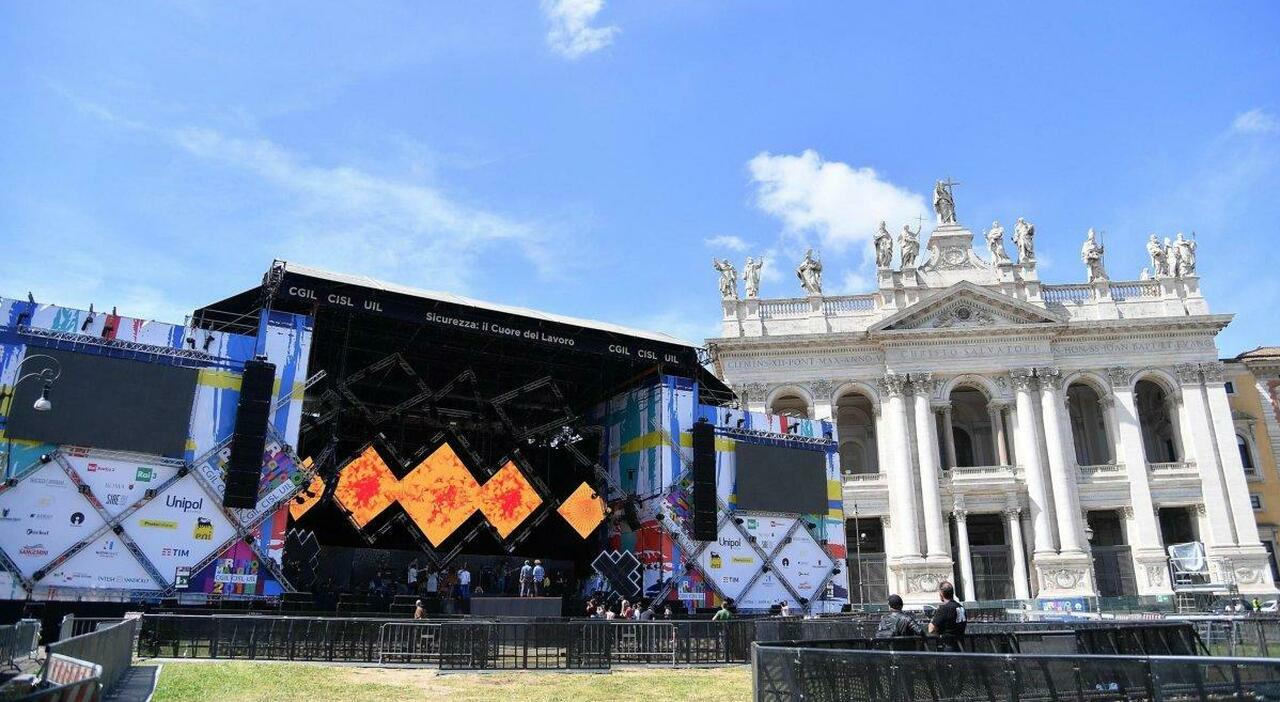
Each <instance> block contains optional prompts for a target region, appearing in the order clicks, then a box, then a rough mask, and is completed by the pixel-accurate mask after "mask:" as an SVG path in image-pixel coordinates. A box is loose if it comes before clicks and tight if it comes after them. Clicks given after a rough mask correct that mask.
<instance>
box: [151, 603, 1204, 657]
mask: <svg viewBox="0 0 1280 702" xmlns="http://www.w3.org/2000/svg"><path fill="white" fill-rule="evenodd" d="M875 624H876V622H875V621H874V620H871V619H867V620H855V619H849V620H832V619H780V618H777V619H754V620H752V619H739V620H730V621H723V622H722V621H707V620H683V621H681V620H677V621H670V620H662V621H645V622H635V621H603V620H598V619H577V620H573V619H570V620H563V619H561V620H551V621H496V620H483V619H469V620H456V619H454V620H450V619H441V620H397V621H387V620H371V619H364V618H350V619H343V618H314V617H287V616H274V617H264V616H255V617H245V616H191V615H170V614H159V615H151V614H148V615H145V616H144V617H143V620H142V629H141V632H140V634H139V637H138V644H137V652H138V655H140V656H144V657H163V658H218V659H246V660H296V661H338V662H353V663H355V662H358V663H399V664H413V665H431V666H439V667H440V668H442V669H446V670H449V669H468V670H472V669H548V670H558V669H600V668H607V667H611V666H613V665H626V664H665V665H698V664H723V663H745V662H747V661H748V660H749V658H750V651H751V644H752V643H754V642H756V641H777V640H784V641H793V642H802V643H803V642H809V643H812V642H828V643H829V645H832V646H846V647H847V646H850V645H854V644H851V643H850V642H853V641H857V642H861V643H858V644H856V645H857V646H859V647H862V648H866V649H868V650H874V649H876V648H878V647H882V646H883V645H884V643H883V641H881V640H877V639H874V638H873V637H874V633H875ZM969 631H970V635H968V636H966V637H965V638H964V644H963V645H964V649H965V650H966V651H972V652H981V653H1064V654H1065V653H1089V654H1105V653H1119V654H1127V655H1197V654H1202V653H1204V652H1205V650H1204V647H1203V646H1202V645H1201V644H1200V642H1199V639H1198V638H1197V636H1196V632H1195V629H1194V628H1193V627H1192V626H1191V625H1190V624H1188V623H1186V622H1135V623H1105V622H1082V623H1079V624H1078V625H1077V624H1075V623H1073V624H1071V625H1070V626H1068V625H1067V624H1064V623H1054V624H1049V623H1019V622H1008V623H1004V624H995V623H990V624H983V623H974V624H972V625H970V627H969ZM828 643H823V644H821V645H828ZM814 645H819V644H814ZM921 645H922V646H924V645H928V644H921Z"/></svg>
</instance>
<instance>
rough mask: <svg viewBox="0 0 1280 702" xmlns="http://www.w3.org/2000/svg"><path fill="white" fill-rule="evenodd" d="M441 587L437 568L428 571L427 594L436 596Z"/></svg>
mask: <svg viewBox="0 0 1280 702" xmlns="http://www.w3.org/2000/svg"><path fill="white" fill-rule="evenodd" d="M439 589H440V574H439V573H437V572H436V569H435V568H432V569H430V570H428V571H427V596H428V597H435V596H436V592H437V591H438V590H439Z"/></svg>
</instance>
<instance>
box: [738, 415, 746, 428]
mask: <svg viewBox="0 0 1280 702" xmlns="http://www.w3.org/2000/svg"><path fill="white" fill-rule="evenodd" d="M746 423H747V418H746V417H743V418H742V419H739V420H738V428H739V429H741V428H742V425H743V424H746Z"/></svg>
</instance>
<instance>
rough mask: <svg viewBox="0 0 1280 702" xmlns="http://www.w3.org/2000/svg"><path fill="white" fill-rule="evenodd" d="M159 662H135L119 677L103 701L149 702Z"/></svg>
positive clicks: (158, 675) (156, 679) (157, 676)
mask: <svg viewBox="0 0 1280 702" xmlns="http://www.w3.org/2000/svg"><path fill="white" fill-rule="evenodd" d="M162 667H163V666H162V665H161V664H160V663H136V664H134V666H133V667H132V668H130V669H129V672H127V673H125V674H124V677H122V678H120V682H119V683H118V684H116V689H114V690H112V691H111V694H109V695H107V696H106V698H105V702H150V700H151V696H152V694H153V693H154V692H155V690H156V682H157V681H158V680H159V678H160V670H161V668H162Z"/></svg>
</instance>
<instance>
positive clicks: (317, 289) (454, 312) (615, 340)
mask: <svg viewBox="0 0 1280 702" xmlns="http://www.w3.org/2000/svg"><path fill="white" fill-rule="evenodd" d="M276 299H278V300H287V301H290V302H293V303H302V304H314V305H317V306H320V307H330V308H339V309H347V310H350V311H352V312H356V313H363V314H370V315H378V316H385V317H393V318H396V319H402V320H404V321H407V322H413V323H417V324H426V325H431V326H435V327H438V328H440V329H442V330H456V331H461V332H467V333H471V334H477V335H481V336H491V337H500V338H503V339H507V340H510V341H520V342H524V343H528V344H537V345H542V346H547V347H553V348H559V349H563V350H566V351H582V352H586V353H596V354H601V355H605V356H611V357H614V358H619V359H624V360H630V361H633V362H635V363H639V364H653V363H658V364H662V365H665V366H678V367H681V368H685V369H689V370H692V369H694V368H696V367H697V366H698V353H697V350H696V349H694V348H693V347H690V346H684V345H680V344H672V343H665V342H661V341H654V340H651V339H645V338H641V337H637V336H631V335H627V334H621V333H616V332H610V331H606V330H603V329H592V328H588V327H580V326H577V325H572V324H565V323H561V322H555V321H551V320H542V319H533V318H531V317H525V316H522V315H519V314H516V313H508V312H501V311H498V310H487V309H482V308H479V307H469V306H465V305H459V304H455V303H451V302H446V301H443V300H431V299H426V298H420V297H414V296H412V295H403V294H400V293H393V292H387V291H382V290H373V289H370V288H363V287H359V286H355V285H350V284H347V283H340V282H335V281H332V280H325V279H323V278H313V277H311V276H305V275H300V274H298V273H293V272H289V271H286V272H285V275H284V279H283V281H282V282H281V283H280V287H279V288H278V289H277V291H276Z"/></svg>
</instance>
